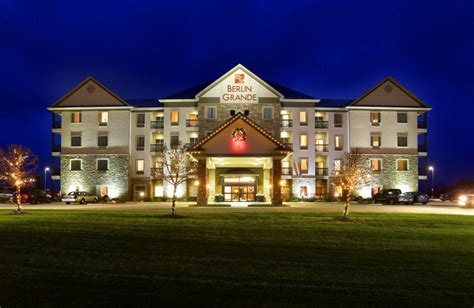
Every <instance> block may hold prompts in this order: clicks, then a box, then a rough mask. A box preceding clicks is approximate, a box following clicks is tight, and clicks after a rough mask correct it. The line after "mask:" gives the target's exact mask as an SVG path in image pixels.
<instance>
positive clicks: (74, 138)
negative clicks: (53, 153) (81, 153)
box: [71, 133, 82, 147]
mask: <svg viewBox="0 0 474 308" xmlns="http://www.w3.org/2000/svg"><path fill="white" fill-rule="evenodd" d="M71 146H72V147H80V146H82V136H81V133H71Z"/></svg>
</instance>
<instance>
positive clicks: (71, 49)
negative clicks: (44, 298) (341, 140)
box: [0, 0, 474, 182]
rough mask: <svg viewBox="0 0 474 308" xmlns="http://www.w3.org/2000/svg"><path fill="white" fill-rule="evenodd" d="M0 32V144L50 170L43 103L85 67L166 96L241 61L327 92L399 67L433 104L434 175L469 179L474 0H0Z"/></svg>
mask: <svg viewBox="0 0 474 308" xmlns="http://www.w3.org/2000/svg"><path fill="white" fill-rule="evenodd" d="M221 2H222V3H221ZM0 38H1V39H0V69H1V73H2V74H1V82H0V102H1V104H2V108H1V110H0V113H1V119H2V121H1V124H0V125H1V126H0V128H1V135H0V146H6V145H8V144H11V143H21V144H24V145H27V146H29V147H31V148H32V149H33V151H35V152H36V153H37V154H38V155H39V157H40V159H41V160H42V167H44V166H46V165H47V164H49V162H50V155H51V154H50V152H51V133H50V132H51V124H50V115H49V112H48V111H47V110H46V107H48V106H49V105H50V104H51V103H53V102H54V101H56V100H57V99H58V98H60V97H61V96H62V95H64V94H65V93H66V92H67V91H68V90H70V89H71V88H72V87H74V86H75V85H77V84H78V83H79V82H80V81H81V80H83V79H84V78H85V77H86V76H88V75H93V76H94V77H96V78H97V79H98V80H99V81H101V82H102V83H104V84H105V85H106V86H108V87H109V88H111V89H112V90H113V91H115V92H116V93H117V94H118V95H120V96H121V97H123V98H158V97H162V96H165V95H168V94H171V93H173V92H176V91H179V90H182V89H184V88H187V87H190V86H193V85H195V84H199V83H202V82H204V81H207V80H213V79H216V78H218V77H219V76H220V75H222V74H223V73H225V72H226V71H227V70H229V69H230V68H232V67H233V66H235V65H236V64H238V63H242V64H243V65H245V66H246V67H247V68H249V69H250V70H251V71H253V72H254V73H256V74H257V75H259V76H260V77H262V78H263V79H266V80H270V81H273V82H277V83H280V84H283V85H286V86H289V87H291V88H294V89H296V90H300V91H302V92H304V93H307V94H310V95H313V96H315V97H318V98H356V97H358V96H360V95H361V94H363V93H364V92H366V91H367V90H369V89H370V88H371V87H372V86H374V85H375V84H377V83H378V82H379V81H380V80H381V79H383V78H384V77H385V76H387V75H390V76H393V77H394V78H395V79H397V80H398V81H399V82H401V83H402V84H403V85H404V86H406V87H407V88H408V89H409V90H410V91H412V92H413V93H414V94H415V95H417V96H418V97H420V98H421V99H422V100H424V101H425V102H426V103H428V104H429V105H431V106H432V107H433V110H432V111H431V112H430V116H429V123H428V124H429V136H428V137H429V147H428V152H429V159H430V161H431V163H432V164H433V165H434V166H435V168H436V180H437V181H438V182H453V181H456V180H459V179H463V178H473V177H474V163H473V152H474V138H473V137H472V136H471V135H472V133H473V132H474V128H473V114H474V107H473V105H474V81H473V76H472V74H473V72H474V1H472V0H466V1H456V0H450V1H414V0H411V1H367V2H365V1H353V0H351V1H329V0H328V1H298V0H294V1H273V0H272V1H270V0H266V1H265V0H255V1H244V0H239V1H219V2H218V1H179V0H174V1H138V0H130V1H117V0H115V1H109V2H106V1H19V0H0Z"/></svg>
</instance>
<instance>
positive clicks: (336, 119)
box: [334, 113, 342, 127]
mask: <svg viewBox="0 0 474 308" xmlns="http://www.w3.org/2000/svg"><path fill="white" fill-rule="evenodd" d="M334 127H342V114H341V113H335V114H334Z"/></svg>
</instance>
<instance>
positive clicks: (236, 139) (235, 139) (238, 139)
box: [230, 127, 248, 153]
mask: <svg viewBox="0 0 474 308" xmlns="http://www.w3.org/2000/svg"><path fill="white" fill-rule="evenodd" d="M231 138H232V139H231V144H230V148H231V149H232V151H233V152H237V153H243V152H246V151H247V149H248V144H247V132H246V131H245V129H243V128H240V127H238V128H235V129H234V130H233V131H232V135H231Z"/></svg>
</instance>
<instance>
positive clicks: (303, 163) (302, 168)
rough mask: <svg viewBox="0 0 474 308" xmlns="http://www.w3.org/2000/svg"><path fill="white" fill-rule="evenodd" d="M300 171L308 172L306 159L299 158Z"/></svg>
mask: <svg viewBox="0 0 474 308" xmlns="http://www.w3.org/2000/svg"><path fill="white" fill-rule="evenodd" d="M300 171H301V173H308V159H307V158H300Z"/></svg>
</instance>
